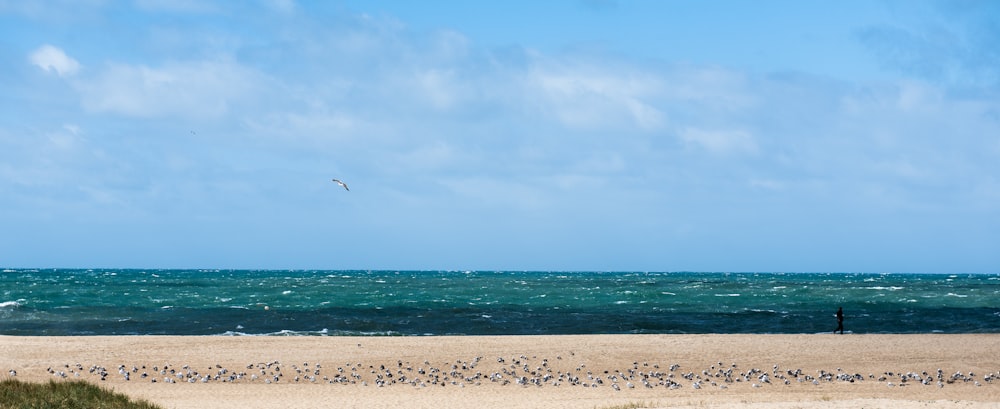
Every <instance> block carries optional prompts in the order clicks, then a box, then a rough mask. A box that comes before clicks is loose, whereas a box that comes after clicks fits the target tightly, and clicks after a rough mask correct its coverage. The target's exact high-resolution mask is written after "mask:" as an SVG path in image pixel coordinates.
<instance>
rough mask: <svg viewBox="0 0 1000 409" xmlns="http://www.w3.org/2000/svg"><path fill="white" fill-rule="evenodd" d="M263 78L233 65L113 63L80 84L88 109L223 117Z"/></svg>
mask: <svg viewBox="0 0 1000 409" xmlns="http://www.w3.org/2000/svg"><path fill="white" fill-rule="evenodd" d="M262 80H263V79H262V77H260V76H259V75H257V74H256V73H254V72H252V71H251V70H248V69H246V68H244V67H242V66H240V65H238V64H236V63H233V62H229V61H201V62H188V63H169V64H166V65H164V66H162V67H159V68H152V67H147V66H144V65H127V64H110V65H108V67H107V68H106V69H105V70H103V71H101V72H100V74H98V76H97V77H96V78H92V79H88V80H87V81H80V82H78V83H77V88H78V89H79V91H80V94H81V96H82V99H83V106H84V108H86V109H87V110H90V111H94V112H110V113H117V114H122V115H127V116H136V117H161V116H182V117H192V118H205V117H219V116H221V115H223V114H225V113H227V112H228V110H229V106H230V105H231V104H233V103H235V102H237V101H239V100H240V98H241V97H243V96H246V95H247V94H248V93H249V92H250V90H252V89H254V88H255V87H256V86H257V85H258V83H259V82H260V81H262Z"/></svg>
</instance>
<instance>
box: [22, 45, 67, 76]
mask: <svg viewBox="0 0 1000 409" xmlns="http://www.w3.org/2000/svg"><path fill="white" fill-rule="evenodd" d="M28 59H29V60H31V63H32V64H34V65H36V66H38V67H39V68H41V69H43V70H45V71H46V72H52V71H55V72H56V74H58V75H59V76H60V77H69V76H72V75H74V74H76V72H77V71H79V70H80V63H79V62H77V61H76V60H74V59H73V58H72V57H70V56H68V55H66V53H65V52H63V50H61V49H59V48H58V47H55V46H51V45H48V44H45V45H43V46H41V47H39V48H38V49H36V50H35V51H34V52H32V53H31V55H30V56H28Z"/></svg>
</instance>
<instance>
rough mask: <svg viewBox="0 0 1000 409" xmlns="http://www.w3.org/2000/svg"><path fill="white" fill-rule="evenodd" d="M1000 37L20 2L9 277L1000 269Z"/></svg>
mask: <svg viewBox="0 0 1000 409" xmlns="http://www.w3.org/2000/svg"><path fill="white" fill-rule="evenodd" d="M997 44H1000V2H995V1H988V0H984V1H974V0H955V1H941V2H939V1H918V0H912V1H911V0H906V1H879V0H863V1H850V0H848V1H820V0H817V1H777V0H765V1H759V2H758V1H755V2H746V1H718V0H708V1H652V0H649V1H643V0H636V1H629V0H552V1H541V2H539V1H516V0H515V1H495V2H485V1H481V2H480V1H476V2H466V1H461V2H460V1H436V0H429V1H420V2H414V1H386V0H374V1H315V2H313V1H295V0H271V1H245V2H229V1H217V2H216V1H193V0H191V1H187V0H135V1H124V0H123V1H111V0H107V1H105V0H80V1H69V0H65V1H38V2H21V1H15V0H0V90H2V92H0V267H7V268H46V267H65V268H69V267H80V268H240V269H363V270H365V269H390V270H391V269H401V270H402V269H405V270H541V271H556V270H558V271H583V270H586V271H767V272H890V273H892V272H900V273H906V272H912V273H923V272H927V273H997V272H1000V47H997ZM333 178H337V179H340V180H343V181H344V182H346V183H347V185H348V186H349V188H350V190H349V191H348V190H345V189H343V188H341V187H340V186H338V185H337V184H335V183H333V182H332V181H331V179H333Z"/></svg>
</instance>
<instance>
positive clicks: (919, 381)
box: [0, 334, 1000, 408]
mask: <svg viewBox="0 0 1000 409" xmlns="http://www.w3.org/2000/svg"><path fill="white" fill-rule="evenodd" d="M998 350H1000V334H861V335H858V334H847V335H833V334H775V335H753V334H707V335H706V334H700V335H504V336H406V337H403V336H401V337H353V336H345V337H340V336H337V337H281V336H270V337H265V336H159V335H143V336H52V337H50V336H0V357H3V358H2V360H0V377H10V375H9V371H11V370H13V371H16V379H19V380H23V381H33V382H37V381H43V382H45V381H48V380H50V379H54V380H61V379H82V380H86V381H89V382H93V383H95V384H97V385H101V386H105V387H109V388H111V389H114V390H115V391H118V392H122V393H125V394H127V395H129V396H133V397H137V398H142V399H147V400H149V401H152V402H154V403H156V404H159V405H161V406H163V407H165V408H186V407H193V406H210V407H223V408H265V407H276V406H288V405H295V406H310V405H313V406H315V405H316V404H317V403H324V404H326V403H330V402H337V405H338V406H343V407H359V408H361V407H400V406H403V407H417V408H437V407H441V406H458V407H504V408H522V407H523V408H529V407H547V408H557V407H572V408H580V407H586V408H592V407H598V408H600V407H609V406H614V405H623V404H634V405H641V406H639V407H678V406H679V407H686V406H690V407H697V406H701V407H726V406H728V405H734V404H737V403H738V404H740V405H744V406H745V405H750V406H753V405H757V404H759V405H763V406H772V407H773V406H779V407H780V406H782V405H792V406H794V407H820V406H822V407H831V405H834V406H833V407H837V406H836V404H843V405H844V406H843V407H854V406H859V403H861V404H863V405H864V406H866V407H884V408H893V407H912V406H913V405H915V404H916V403H921V404H923V403H926V402H933V403H934V405H932V406H935V407H949V405H961V406H960V407H995V406H996V403H997V402H1000V355H998V354H996V352H995V351H998ZM939 370H940V371H939ZM102 374H104V375H103V380H102ZM143 374H145V375H146V376H143ZM939 374H940V375H939ZM126 375H127V379H128V380H126ZM153 380H156V382H153ZM953 407H959V406H953Z"/></svg>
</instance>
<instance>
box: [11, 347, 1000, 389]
mask: <svg viewBox="0 0 1000 409" xmlns="http://www.w3.org/2000/svg"><path fill="white" fill-rule="evenodd" d="M567 361H568V360H566V361H564V360H563V358H562V357H561V356H557V357H556V358H555V360H549V359H547V358H543V359H538V358H537V357H532V358H528V357H527V356H525V355H520V356H509V357H502V356H501V357H497V358H495V359H493V360H487V359H484V358H483V357H475V358H473V359H470V360H461V359H458V360H455V361H454V362H446V363H444V364H443V365H432V364H431V363H430V362H429V361H423V362H422V363H419V364H414V363H411V362H408V361H406V362H404V361H402V360H397V361H395V362H392V363H379V364H371V365H365V364H363V363H361V362H346V363H343V364H341V365H330V366H326V365H322V364H320V363H313V364H310V363H308V362H303V363H302V364H301V365H299V364H282V363H280V362H278V361H270V362H258V363H250V364H248V365H245V366H241V367H239V369H229V368H226V367H224V366H223V365H221V364H216V365H212V366H208V367H204V368H195V367H193V366H190V365H181V366H176V365H170V364H162V365H124V364H121V365H117V366H112V367H106V366H102V365H89V366H85V365H83V364H80V363H76V364H65V365H62V366H61V367H50V368H48V369H47V372H48V373H49V374H50V375H51V376H53V377H57V378H89V379H100V380H101V381H108V380H112V381H113V380H115V379H118V380H119V381H145V382H153V383H198V382H200V383H209V382H228V383H247V382H249V383H265V384H287V383H317V384H318V383H323V384H342V385H360V386H378V387H387V386H392V385H403V386H406V385H409V386H413V387H435V386H436V387H444V386H455V387H466V386H480V385H487V384H492V385H500V386H507V385H513V386H521V387H560V386H576V387H585V388H610V389H613V390H616V391H620V390H622V389H634V388H668V389H679V388H694V389H710V388H717V389H727V388H729V387H730V386H732V385H749V386H751V387H753V388H761V387H765V386H774V385H791V384H806V385H808V384H813V385H820V384H829V383H844V384H852V383H862V382H881V383H884V384H886V385H887V386H889V387H905V386H908V385H925V386H936V387H944V386H945V385H950V384H973V385H975V386H983V385H987V384H993V383H994V382H996V381H1000V371H997V372H991V373H987V374H981V375H977V374H975V373H974V372H972V371H969V372H961V371H958V372H954V373H950V372H949V373H946V372H945V371H944V370H942V369H937V370H936V371H930V372H928V371H922V372H919V373H918V372H904V373H898V372H891V371H886V372H883V373H881V374H868V375H862V374H860V373H850V372H845V371H843V370H841V369H840V368H838V369H837V370H836V371H826V370H818V371H815V372H814V373H810V374H807V373H805V372H803V370H802V369H783V368H782V367H780V366H779V365H774V366H773V367H772V368H771V369H769V370H764V369H759V368H748V369H745V370H744V369H741V368H740V367H739V366H738V365H737V364H735V363H732V364H723V363H722V362H717V363H715V364H712V365H710V366H709V367H707V368H705V369H701V370H696V371H690V370H685V368H682V367H681V366H680V365H678V364H671V365H666V366H661V365H659V364H655V363H653V364H651V363H648V362H632V363H631V365H625V366H623V367H622V368H620V369H593V370H592V369H590V368H588V367H587V366H586V364H582V363H581V364H578V365H572V364H568V362H567ZM557 362H558V363H559V364H558V365H557V364H556V363H557ZM556 367H558V368H563V369H556ZM9 375H10V376H12V377H13V376H17V371H16V370H14V369H11V370H10V371H9Z"/></svg>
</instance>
